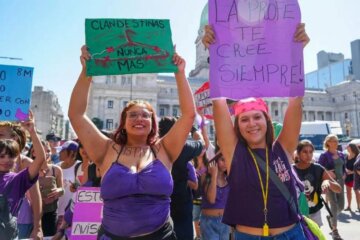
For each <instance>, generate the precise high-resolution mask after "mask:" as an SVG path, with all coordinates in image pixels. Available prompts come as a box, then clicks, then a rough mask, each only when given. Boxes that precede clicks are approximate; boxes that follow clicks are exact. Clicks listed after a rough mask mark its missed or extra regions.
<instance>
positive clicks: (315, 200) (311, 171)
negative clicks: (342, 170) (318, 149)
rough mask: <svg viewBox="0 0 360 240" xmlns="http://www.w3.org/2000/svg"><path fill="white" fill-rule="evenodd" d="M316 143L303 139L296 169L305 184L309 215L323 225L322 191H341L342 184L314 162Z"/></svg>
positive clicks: (298, 149) (299, 146)
mask: <svg viewBox="0 0 360 240" xmlns="http://www.w3.org/2000/svg"><path fill="white" fill-rule="evenodd" d="M314 150H315V148H314V145H313V144H312V143H311V142H310V141H309V140H302V141H300V143H299V144H298V146H297V148H296V153H297V156H298V161H297V162H296V165H295V170H296V173H297V175H298V176H299V178H300V180H301V181H302V182H303V183H304V186H305V195H306V198H307V202H308V206H309V217H310V218H311V219H312V220H314V221H315V222H316V223H317V224H318V225H319V226H322V225H323V222H322V219H321V211H320V210H321V208H322V207H323V201H322V198H321V194H322V193H327V192H328V191H329V190H331V191H333V192H335V193H339V192H341V187H340V185H339V184H338V183H337V182H336V181H335V180H334V179H333V178H332V177H331V176H330V174H329V173H328V172H327V171H326V170H325V169H324V167H322V166H321V165H319V164H317V163H312V161H313V153H314Z"/></svg>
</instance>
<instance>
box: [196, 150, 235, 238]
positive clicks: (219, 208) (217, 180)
mask: <svg viewBox="0 0 360 240" xmlns="http://www.w3.org/2000/svg"><path fill="white" fill-rule="evenodd" d="M203 181H204V182H203V184H202V185H203V186H204V188H203V194H204V196H203V198H202V204H201V216H200V229H201V238H202V239H207V240H228V239H229V235H230V227H229V226H228V225H226V224H223V223H222V222H221V220H222V217H223V214H224V208H225V203H226V200H227V197H228V194H229V190H230V189H229V184H228V181H227V174H226V165H225V161H224V159H223V157H222V154H221V153H218V154H217V155H216V156H215V158H213V159H212V160H211V161H210V162H209V165H208V175H207V177H206V178H205V179H203Z"/></svg>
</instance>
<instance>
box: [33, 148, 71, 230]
mask: <svg viewBox="0 0 360 240" xmlns="http://www.w3.org/2000/svg"><path fill="white" fill-rule="evenodd" d="M41 143H42V145H43V148H44V150H45V153H46V161H44V162H43V164H42V165H41V169H40V173H39V185H40V192H41V197H42V202H43V204H42V207H43V208H42V212H43V215H42V218H41V222H42V231H43V234H44V237H48V236H53V235H54V234H55V233H56V223H57V208H58V199H59V197H61V196H62V195H63V194H64V189H63V173H62V170H61V168H60V167H59V166H57V165H55V164H53V163H52V161H51V158H50V155H51V151H50V146H49V143H48V142H44V141H42V142H41ZM28 157H30V158H31V159H35V158H36V153H35V152H34V149H33V147H32V146H31V147H30V149H29V152H28Z"/></svg>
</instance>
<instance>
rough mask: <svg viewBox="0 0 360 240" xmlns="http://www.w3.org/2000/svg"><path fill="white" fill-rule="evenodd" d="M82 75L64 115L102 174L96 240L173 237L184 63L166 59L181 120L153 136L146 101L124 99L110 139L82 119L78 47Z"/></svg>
mask: <svg viewBox="0 0 360 240" xmlns="http://www.w3.org/2000/svg"><path fill="white" fill-rule="evenodd" d="M81 52H82V54H81V57H80V60H81V64H82V71H81V73H80V76H79V79H78V81H77V83H76V85H75V87H74V89H73V92H72V95H71V99H70V105H69V112H68V116H69V119H70V122H71V125H72V126H73V128H74V130H75V132H76V134H77V135H78V137H79V140H80V141H81V143H82V144H83V145H84V147H85V149H86V151H87V153H88V155H89V157H90V159H91V160H93V162H94V163H95V164H96V165H97V166H98V167H99V169H100V174H101V176H102V183H101V197H102V198H103V202H104V207H103V219H102V224H101V227H100V230H99V232H98V239H132V240H136V239H157V240H173V239H176V236H175V234H174V231H173V228H172V225H171V224H170V217H169V216H170V195H171V193H172V189H173V181H172V177H171V173H170V171H171V168H172V165H173V163H174V162H175V160H176V159H177V158H178V156H179V155H180V153H181V151H182V149H183V147H184V143H185V141H186V139H187V137H188V133H189V132H190V129H191V127H192V124H193V122H194V119H195V104H194V99H193V95H192V92H191V89H190V86H189V83H188V81H187V79H186V75H185V61H184V59H182V58H181V57H180V56H179V55H177V54H174V56H172V60H173V63H174V64H175V65H176V66H177V68H178V71H177V72H176V73H175V79H176V83H177V89H178V93H179V103H180V110H181V117H179V119H178V120H177V121H176V123H175V124H174V126H173V127H172V128H171V129H170V130H169V132H168V133H167V134H166V135H165V136H164V137H162V138H158V126H157V120H156V111H155V109H154V108H153V107H152V106H151V104H150V103H149V102H147V101H142V100H136V101H130V102H129V103H128V104H127V106H126V107H125V108H124V109H123V110H122V112H121V114H120V123H119V127H118V128H117V129H116V130H115V133H114V135H113V137H112V139H110V138H108V137H106V136H104V135H103V134H102V133H101V132H100V131H99V130H98V129H97V128H96V126H95V125H94V124H93V123H92V121H91V119H90V118H89V117H88V116H87V115H86V107H87V104H88V94H89V92H90V86H91V80H92V79H91V77H88V76H87V75H86V61H87V60H90V58H91V54H90V52H89V51H88V49H87V47H86V46H83V47H82V48H81Z"/></svg>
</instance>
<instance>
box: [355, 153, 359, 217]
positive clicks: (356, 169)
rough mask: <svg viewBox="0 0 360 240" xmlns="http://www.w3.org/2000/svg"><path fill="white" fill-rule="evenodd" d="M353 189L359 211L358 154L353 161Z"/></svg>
mask: <svg viewBox="0 0 360 240" xmlns="http://www.w3.org/2000/svg"><path fill="white" fill-rule="evenodd" d="M354 191H355V196H356V203H357V212H360V156H359V155H358V157H357V158H356V161H355V163H354Z"/></svg>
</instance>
